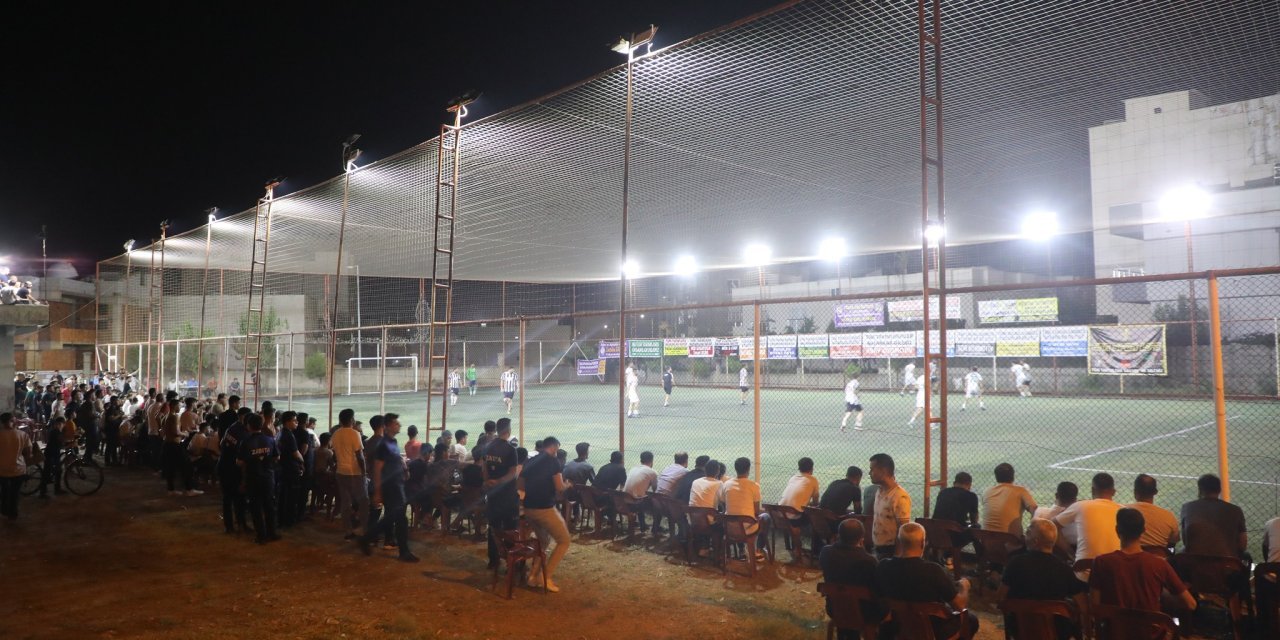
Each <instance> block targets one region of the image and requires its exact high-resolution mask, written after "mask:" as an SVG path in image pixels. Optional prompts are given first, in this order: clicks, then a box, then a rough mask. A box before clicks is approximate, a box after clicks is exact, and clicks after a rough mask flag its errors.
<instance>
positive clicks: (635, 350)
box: [627, 340, 662, 358]
mask: <svg viewBox="0 0 1280 640" xmlns="http://www.w3.org/2000/svg"><path fill="white" fill-rule="evenodd" d="M627 357H628V358H661V357H662V341H661V340H628V341H627Z"/></svg>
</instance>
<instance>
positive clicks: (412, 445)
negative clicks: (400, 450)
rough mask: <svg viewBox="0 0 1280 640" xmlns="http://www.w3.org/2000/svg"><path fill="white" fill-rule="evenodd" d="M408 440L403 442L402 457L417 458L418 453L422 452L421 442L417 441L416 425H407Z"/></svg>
mask: <svg viewBox="0 0 1280 640" xmlns="http://www.w3.org/2000/svg"><path fill="white" fill-rule="evenodd" d="M407 433H408V434H409V441H408V442H406V443H404V457H405V459H406V460H417V459H418V455H419V454H420V453H421V452H422V443H421V442H419V441H418V426H417V425H412V424H411V425H409V430H408V431H407Z"/></svg>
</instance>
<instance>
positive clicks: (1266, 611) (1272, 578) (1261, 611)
mask: <svg viewBox="0 0 1280 640" xmlns="http://www.w3.org/2000/svg"><path fill="white" fill-rule="evenodd" d="M1253 591H1254V594H1255V595H1254V597H1255V599H1256V600H1257V612H1258V624H1257V626H1258V630H1259V631H1262V632H1263V634H1262V636H1261V637H1264V638H1280V562H1265V563H1263V564H1260V565H1256V566H1254V568H1253Z"/></svg>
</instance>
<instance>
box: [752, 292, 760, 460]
mask: <svg viewBox="0 0 1280 640" xmlns="http://www.w3.org/2000/svg"><path fill="white" fill-rule="evenodd" d="M753 311H754V313H755V320H754V322H753V323H752V324H753V325H754V326H753V328H752V332H751V333H752V337H751V340H752V345H751V349H752V351H753V353H752V354H751V355H752V362H751V364H752V376H751V387H752V394H751V395H752V396H753V397H752V410H751V413H752V415H753V419H752V422H753V424H754V429H755V465H754V466H755V469H756V484H759V483H760V466H761V465H760V462H761V457H762V451H761V446H760V440H761V437H760V358H761V355H762V354H761V352H760V301H759V300H756V304H755V308H754V309H753Z"/></svg>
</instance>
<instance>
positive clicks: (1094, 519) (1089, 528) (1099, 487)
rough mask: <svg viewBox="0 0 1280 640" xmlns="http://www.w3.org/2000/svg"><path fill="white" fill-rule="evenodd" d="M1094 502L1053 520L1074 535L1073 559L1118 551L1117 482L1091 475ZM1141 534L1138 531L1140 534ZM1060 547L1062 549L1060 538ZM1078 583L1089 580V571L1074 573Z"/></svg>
mask: <svg viewBox="0 0 1280 640" xmlns="http://www.w3.org/2000/svg"><path fill="white" fill-rule="evenodd" d="M1092 489H1093V499H1092V500H1081V501H1079V502H1076V503H1074V504H1072V505H1071V506H1070V507H1067V508H1066V509H1064V510H1063V511H1062V513H1059V514H1058V515H1057V516H1056V517H1054V519H1053V522H1054V524H1056V525H1058V526H1059V527H1061V528H1062V529H1070V530H1072V531H1074V533H1075V536H1074V537H1075V539H1076V541H1077V544H1076V560H1077V561H1079V560H1092V559H1094V558H1096V557H1098V556H1100V555H1102V554H1104V553H1111V552H1112V551H1117V550H1119V549H1120V538H1119V536H1117V535H1116V512H1117V511H1119V510H1120V509H1121V508H1122V507H1121V506H1120V505H1119V504H1116V502H1115V501H1114V500H1112V498H1113V497H1114V496H1115V495H1116V481H1115V478H1112V477H1111V474H1109V473H1098V474H1094V476H1093V483H1092ZM1139 535H1141V532H1139ZM1058 546H1059V547H1062V546H1063V545H1062V542H1061V536H1059V543H1058ZM1076 576H1077V577H1079V578H1080V579H1081V580H1084V581H1086V582H1087V581H1088V580H1089V572H1088V571H1077V572H1076Z"/></svg>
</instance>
